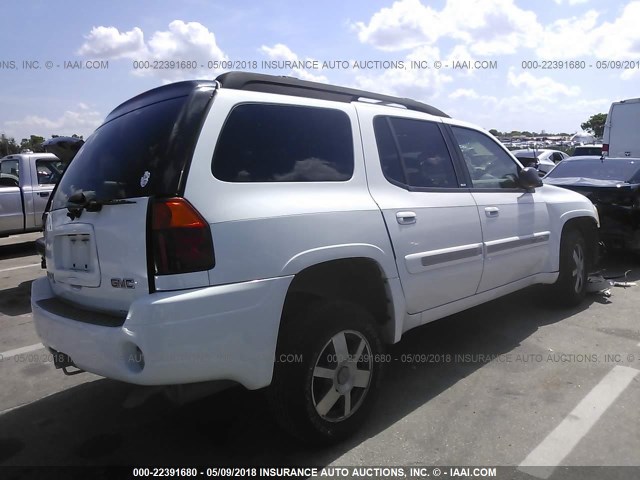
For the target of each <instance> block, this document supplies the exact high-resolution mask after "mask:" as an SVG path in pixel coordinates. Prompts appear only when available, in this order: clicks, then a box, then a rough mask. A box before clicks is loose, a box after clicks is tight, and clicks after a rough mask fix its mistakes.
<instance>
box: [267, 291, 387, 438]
mask: <svg viewBox="0 0 640 480" xmlns="http://www.w3.org/2000/svg"><path fill="white" fill-rule="evenodd" d="M381 353H382V343H381V340H380V337H379V335H378V333H377V330H376V328H375V323H374V321H373V318H372V316H371V315H370V314H369V313H368V312H366V311H365V310H363V309H362V308H360V307H358V306H357V305H353V304H350V303H343V302H326V303H320V304H318V305H317V306H316V307H314V308H313V309H312V310H311V311H309V312H308V313H307V314H301V315H298V316H296V317H295V318H293V319H290V321H288V322H287V325H286V326H285V331H283V332H282V335H281V337H280V341H279V345H278V354H277V356H276V364H275V366H274V378H273V381H272V384H271V386H270V387H269V397H270V403H271V406H272V409H273V410H274V413H275V415H276V418H277V420H278V421H279V423H280V424H281V426H283V427H284V429H285V430H287V431H288V432H289V433H291V434H293V435H294V436H296V437H298V438H301V439H303V440H306V441H310V442H312V443H330V442H334V441H337V440H340V439H342V438H344V437H346V436H349V435H351V434H352V433H353V432H354V431H355V430H357V429H358V428H359V427H360V425H361V424H362V422H363V421H364V420H365V419H366V417H367V416H368V413H369V411H370V410H371V408H372V405H373V401H374V398H375V396H376V390H377V386H378V380H379V376H380V364H381V363H380V361H379V357H380V355H381ZM283 360H284V361H283Z"/></svg>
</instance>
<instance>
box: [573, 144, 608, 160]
mask: <svg viewBox="0 0 640 480" xmlns="http://www.w3.org/2000/svg"><path fill="white" fill-rule="evenodd" d="M585 155H586V156H593V155H597V156H601V155H602V144H601V143H599V144H598V143H594V144H591V145H576V147H575V148H574V149H573V155H571V156H572V157H583V156H585Z"/></svg>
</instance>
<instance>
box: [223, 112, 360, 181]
mask: <svg viewBox="0 0 640 480" xmlns="http://www.w3.org/2000/svg"><path fill="white" fill-rule="evenodd" d="M212 172H213V175H214V176H215V177H216V178H218V179H219V180H223V181H226V182H335V181H345V180H348V179H350V178H351V176H352V175H353V139H352V135H351V122H350V121H349V117H348V116H347V115H346V114H345V113H344V112H341V111H339V110H331V109H324V108H310V107H298V106H289V105H264V104H245V105H239V106H237V107H235V108H234V109H233V111H232V112H231V114H230V115H229V118H228V119H227V121H226V123H225V125H224V127H223V129H222V133H221V134H220V139H219V140H218V145H217V146H216V150H215V153H214V156H213V164H212Z"/></svg>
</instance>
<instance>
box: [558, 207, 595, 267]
mask: <svg viewBox="0 0 640 480" xmlns="http://www.w3.org/2000/svg"><path fill="white" fill-rule="evenodd" d="M576 213H577V212H576ZM563 220H564V223H563V224H562V232H561V235H560V243H559V245H560V244H561V242H562V237H563V236H564V235H565V234H566V232H568V231H570V230H577V231H579V232H580V234H581V235H582V236H583V237H584V239H585V243H586V246H587V273H589V272H591V271H592V270H593V269H594V268H595V266H596V265H597V264H598V260H599V258H598V257H599V247H598V245H599V236H598V220H597V219H596V218H595V217H593V216H592V214H591V213H590V212H589V214H588V215H585V214H584V213H582V214H576V215H573V216H570V217H568V218H563ZM559 245H558V246H559ZM559 252H560V249H558V255H559ZM557 262H558V265H559V262H560V259H559V258H558V260H557Z"/></svg>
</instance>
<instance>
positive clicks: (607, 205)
mask: <svg viewBox="0 0 640 480" xmlns="http://www.w3.org/2000/svg"><path fill="white" fill-rule="evenodd" d="M544 182H545V183H546V184H549V185H556V186H559V187H564V188H568V189H570V190H573V191H575V192H578V193H581V194H583V195H584V196H586V197H587V198H588V199H589V200H591V201H592V202H593V204H594V205H595V206H596V208H597V209H598V213H599V215H600V238H601V239H602V240H603V241H604V242H605V244H607V245H608V246H613V247H623V248H625V249H628V250H633V251H640V159H632V158H626V157H624V158H611V157H607V158H601V157H571V158H569V159H567V160H564V161H563V162H562V163H561V164H560V165H558V166H557V167H556V168H554V169H553V170H552V171H551V173H549V174H548V175H547V176H546V177H545V178H544Z"/></svg>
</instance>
